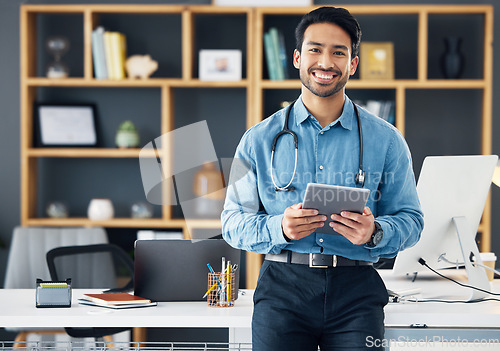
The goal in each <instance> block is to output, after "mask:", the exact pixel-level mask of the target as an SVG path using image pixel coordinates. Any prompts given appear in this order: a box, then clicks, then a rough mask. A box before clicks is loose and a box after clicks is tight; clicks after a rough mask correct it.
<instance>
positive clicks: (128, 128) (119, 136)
mask: <svg viewBox="0 0 500 351" xmlns="http://www.w3.org/2000/svg"><path fill="white" fill-rule="evenodd" d="M115 144H116V146H118V147H119V148H130V147H138V146H139V133H138V132H137V129H136V128H135V125H134V124H133V123H132V122H130V121H125V122H123V123H122V124H120V126H119V127H118V130H117V132H116V138H115Z"/></svg>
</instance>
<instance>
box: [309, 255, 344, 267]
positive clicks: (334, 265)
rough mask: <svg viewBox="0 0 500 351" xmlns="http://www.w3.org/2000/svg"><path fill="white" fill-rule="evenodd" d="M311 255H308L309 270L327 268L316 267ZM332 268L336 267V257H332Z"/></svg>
mask: <svg viewBox="0 0 500 351" xmlns="http://www.w3.org/2000/svg"><path fill="white" fill-rule="evenodd" d="M313 255H314V254H313V253H310V254H309V267H310V268H328V267H329V266H316V265H315V264H314V263H313ZM332 267H337V255H333V256H332Z"/></svg>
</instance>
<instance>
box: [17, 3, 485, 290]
mask: <svg viewBox="0 0 500 351" xmlns="http://www.w3.org/2000/svg"><path fill="white" fill-rule="evenodd" d="M336 6H342V5H336ZM345 7H346V8H347V9H348V10H349V11H350V12H351V13H352V14H354V15H355V16H358V15H363V16H384V15H394V16H396V15H412V16H416V17H417V31H418V34H417V36H418V39H417V43H416V45H417V49H416V52H417V56H418V57H417V74H416V76H415V78H414V79H407V78H405V79H397V76H396V79H394V80H383V81H363V80H360V79H352V80H350V81H349V83H348V86H347V88H348V90H356V89H373V90H378V89H386V90H391V91H393V92H394V96H395V105H396V110H395V114H396V122H395V125H396V127H397V128H398V129H399V130H400V131H401V132H402V133H403V134H405V128H406V127H405V126H406V122H407V121H406V115H407V111H406V103H407V92H408V91H409V90H430V91H432V90H437V89H444V90H453V89H464V90H465V89H473V90H479V91H481V92H482V111H481V137H482V141H481V147H480V148H481V152H482V153H483V154H491V144H492V136H491V125H492V77H493V75H492V64H493V53H492V42H493V7H492V6H489V5H456V6H455V5H347V6H345ZM310 10H312V8H295V7H293V8H282V7H280V8H272V7H262V8H240V7H237V8H236V7H235V8H231V7H216V6H204V5H203V6H202V5H200V6H198V5H195V6H184V5H22V6H21V45H20V46H21V165H22V170H21V190H22V191H21V223H22V225H26V226H80V225H82V226H92V225H99V226H104V227H140V228H179V229H182V230H183V231H184V233H186V236H188V235H187V233H189V230H190V229H191V228H219V227H220V221H219V220H198V221H192V220H190V221H188V222H189V225H190V227H189V228H188V227H187V224H186V221H184V220H183V219H179V218H174V217H173V214H172V208H171V206H163V210H162V214H161V217H160V218H153V219H147V220H135V219H130V218H115V219H113V220H110V221H105V222H91V221H89V220H88V219H86V218H69V219H57V220H56V219H50V218H43V217H41V216H40V214H38V213H37V211H36V208H37V193H38V191H39V189H37V174H38V170H37V163H38V160H40V159H42V158H71V159H84V158H87V159H92V158H100V159H102V158H110V159H117V158H139V152H140V150H139V149H129V150H119V149H113V148H109V147H105V148H79V149H74V148H40V147H36V146H35V144H34V141H33V140H34V115H33V104H34V102H35V101H37V94H38V91H39V90H40V89H46V88H57V87H59V88H88V89H94V88H110V89H113V88H136V89H141V88H157V89H159V90H160V96H161V114H160V115H159V116H158V118H159V119H160V125H161V130H159V131H158V135H160V134H164V133H167V132H169V131H171V130H173V129H174V121H175V120H176V116H175V115H174V114H175V111H174V108H173V106H174V104H175V101H174V100H175V94H174V92H173V91H174V89H176V88H207V89H217V88H229V89H232V88H240V89H244V90H245V94H246V102H247V104H246V122H245V125H246V127H247V128H249V127H251V126H252V125H254V124H256V123H258V122H260V121H261V120H263V119H264V118H265V117H267V116H266V115H265V114H264V100H265V98H266V93H267V92H268V91H286V90H298V89H300V86H301V84H300V81H299V80H298V79H290V80H285V81H271V80H269V79H266V78H265V77H266V74H265V66H264V61H265V60H264V53H263V47H264V46H263V40H262V37H263V33H264V31H265V29H266V25H267V21H268V19H269V18H276V17H279V18H283V19H285V20H286V18H287V16H289V17H290V20H293V21H295V20H296V18H297V16H300V15H302V14H305V13H307V12H309V11H310ZM46 14H51V15H55V14H57V15H63V16H64V15H78V16H81V18H82V19H83V21H82V23H83V28H82V32H83V75H82V76H81V77H70V78H66V79H48V78H44V77H42V76H41V75H40V74H39V72H37V60H38V58H37V57H38V56H37V18H38V16H40V15H46ZM110 14H111V15H113V16H120V15H158V14H163V15H167V14H168V15H175V16H179V17H180V21H181V27H180V31H181V33H180V34H179V33H178V34H177V35H180V37H181V38H180V40H181V52H179V55H180V56H181V62H182V69H181V72H179V77H174V78H170V77H166V78H151V79H147V80H128V79H125V80H120V81H116V80H96V79H94V77H93V66H92V51H91V33H92V30H93V29H94V28H95V27H96V26H98V25H99V24H100V18H101V16H106V15H110ZM204 15H217V16H218V15H223V16H244V17H245V19H246V33H245V38H246V43H245V44H244V45H245V50H246V53H247V54H246V57H245V60H244V61H245V62H246V65H245V68H244V71H245V76H244V79H242V80H241V81H238V82H206V81H200V80H199V79H198V78H197V77H196V73H195V72H196V70H195V68H194V64H195V62H196V57H197V54H198V53H197V52H196V46H195V42H196V19H197V17H198V16H204ZM434 15H480V16H482V18H484V20H483V26H484V29H483V38H481V40H483V42H484V48H483V52H482V55H483V57H484V64H483V68H482V70H483V72H482V77H479V78H477V79H460V80H444V79H430V78H429V77H428V75H429V66H428V57H429V18H430V17H431V16H434ZM383 24H384V25H388V24H387V23H383ZM145 35H147V34H145ZM287 35H293V34H292V33H290V34H288V33H287ZM290 52H291V51H290ZM242 118H243V117H242ZM151 157H155V155H154V154H153V153H152V154H151ZM162 157H163V158H164V159H165V160H167V162H168V160H170V157H171V156H170V155H169V153H168V152H167V150H164V153H163V155H162ZM165 191H166V192H167V191H168V190H165ZM167 196H168V194H167ZM490 222H491V208H490V202H489V201H488V202H487V205H486V208H485V211H484V214H483V220H482V224H481V227H480V230H481V234H482V237H481V250H482V251H489V249H490V243H491V240H490V237H491V231H490ZM247 260H248V261H247V287H249V288H251V287H253V286H254V284H255V282H256V280H257V275H258V269H259V267H260V263H261V257H260V256H259V255H254V254H249V255H248V256H247Z"/></svg>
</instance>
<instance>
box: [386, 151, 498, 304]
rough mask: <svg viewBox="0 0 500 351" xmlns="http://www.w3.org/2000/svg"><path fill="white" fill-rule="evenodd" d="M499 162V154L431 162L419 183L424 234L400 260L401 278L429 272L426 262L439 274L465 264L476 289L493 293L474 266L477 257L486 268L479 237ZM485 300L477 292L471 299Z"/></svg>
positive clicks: (428, 160)
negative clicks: (473, 262) (480, 253)
mask: <svg viewBox="0 0 500 351" xmlns="http://www.w3.org/2000/svg"><path fill="white" fill-rule="evenodd" d="M497 160H498V156H496V155H480V156H430V157H426V158H425V160H424V163H423V165H422V170H421V172H420V176H419V179H418V184H417V193H418V197H419V199H420V203H421V205H422V211H423V213H424V229H423V231H422V234H421V237H420V240H419V241H418V243H417V244H416V245H414V246H413V247H411V248H409V249H406V250H404V251H402V252H400V253H399V254H398V256H397V257H396V260H395V262H394V267H393V272H394V273H395V274H407V273H410V274H411V273H415V272H420V271H422V270H424V269H427V268H425V267H424V266H422V265H421V264H420V263H419V259H420V258H422V259H424V260H425V261H426V263H427V264H428V265H429V266H430V267H431V268H434V269H443V268H449V267H456V266H457V265H460V266H464V265H465V268H466V270H467V275H468V279H469V284H470V285H472V286H476V287H479V288H481V289H484V290H489V289H490V284H489V281H488V279H487V276H486V272H485V271H484V268H482V267H479V266H477V265H476V266H474V265H472V263H471V256H473V257H474V259H475V260H476V261H477V262H478V263H480V264H482V262H481V259H480V257H479V251H478V248H477V245H476V241H475V237H476V233H477V229H478V226H479V223H480V221H481V216H482V213H483V210H484V204H485V202H486V198H487V196H488V191H489V189H490V185H491V179H492V177H493V172H494V170H495V166H496V164H497ZM485 295H486V294H485V293H482V292H480V291H476V290H472V296H471V297H470V298H471V299H479V298H481V297H484V296H485Z"/></svg>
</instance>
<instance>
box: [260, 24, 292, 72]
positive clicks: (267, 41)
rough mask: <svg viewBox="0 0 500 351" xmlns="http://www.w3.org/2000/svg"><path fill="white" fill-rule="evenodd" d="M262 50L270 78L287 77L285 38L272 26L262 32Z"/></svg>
mask: <svg viewBox="0 0 500 351" xmlns="http://www.w3.org/2000/svg"><path fill="white" fill-rule="evenodd" d="M264 52H265V57H266V63H267V69H268V74H269V78H270V79H271V80H284V79H287V78H288V69H287V62H288V60H287V56H286V49H285V40H284V37H283V35H282V33H280V32H279V31H278V29H277V28H275V27H272V28H270V29H269V31H267V32H266V33H264Z"/></svg>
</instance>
